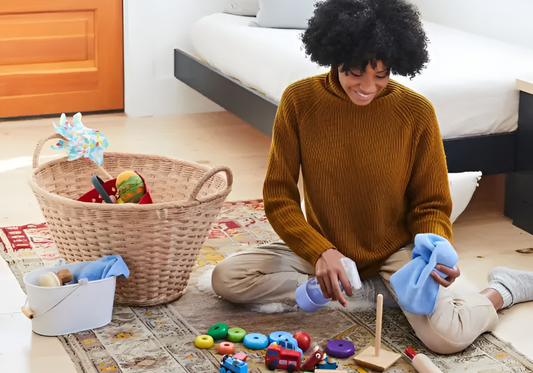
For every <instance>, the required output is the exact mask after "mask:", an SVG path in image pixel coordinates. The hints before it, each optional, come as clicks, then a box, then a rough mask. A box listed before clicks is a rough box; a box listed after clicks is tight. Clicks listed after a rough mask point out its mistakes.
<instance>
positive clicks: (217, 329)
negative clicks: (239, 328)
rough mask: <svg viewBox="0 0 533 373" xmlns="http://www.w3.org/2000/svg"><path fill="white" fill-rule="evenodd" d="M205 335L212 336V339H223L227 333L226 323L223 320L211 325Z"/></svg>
mask: <svg viewBox="0 0 533 373" xmlns="http://www.w3.org/2000/svg"><path fill="white" fill-rule="evenodd" d="M207 335H210V336H211V337H213V339H223V338H226V336H227V335H228V325H227V324H224V323H223V322H221V323H218V324H215V325H213V326H212V327H210V328H209V330H208V331H207Z"/></svg>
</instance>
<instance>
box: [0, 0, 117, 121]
mask: <svg viewBox="0 0 533 373" xmlns="http://www.w3.org/2000/svg"><path fill="white" fill-rule="evenodd" d="M122 17H123V16H122V0H46V1H42V0H24V1H1V2H0V118H6V117H18V116H31V115H44V114H57V113H63V112H65V113H73V112H78V111H80V112H82V114H83V112H89V111H103V110H115V109H123V108H124V74H123V47H122V45H123V43H122V40H123V35H122V30H123V28H122Z"/></svg>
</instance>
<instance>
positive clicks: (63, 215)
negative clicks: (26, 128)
mask: <svg viewBox="0 0 533 373" xmlns="http://www.w3.org/2000/svg"><path fill="white" fill-rule="evenodd" d="M53 138H61V136H60V135H52V136H49V137H47V138H45V139H43V140H41V141H40V142H39V143H38V144H37V147H36V149H35V152H34V156H33V168H34V170H33V172H32V174H31V176H30V179H29V185H30V187H31V189H32V190H33V193H34V194H35V196H36V198H37V201H38V202H39V206H40V208H41V211H42V213H43V215H44V218H45V220H46V223H47V225H48V228H49V229H50V232H51V234H52V237H53V239H54V241H55V243H56V245H57V248H58V250H59V253H60V255H61V257H63V258H65V259H66V260H67V261H68V262H79V261H90V260H96V259H98V258H101V257H104V256H108V255H121V256H122V258H123V259H124V261H125V262H126V264H127V265H128V268H129V269H130V277H129V278H128V279H125V278H124V277H123V276H120V277H119V278H117V288H116V292H115V301H116V303H118V304H126V305H132V306H152V305H157V304H163V303H168V302H170V301H173V300H176V299H178V298H179V297H181V296H182V295H183V294H184V292H185V289H186V287H187V283H188V281H189V276H190V274H191V271H192V269H193V266H194V264H195V263H196V259H197V256H198V252H199V250H200V249H201V247H202V244H203V243H204V241H205V239H206V236H207V233H208V231H209V229H210V228H211V225H212V224H213V222H214V221H215V219H216V217H217V215H218V214H219V212H220V209H221V207H222V204H223V203H224V200H225V199H226V197H227V196H228V194H229V192H230V191H231V186H232V183H233V176H232V173H231V170H230V169H229V168H227V167H218V168H214V169H212V168H210V167H208V166H205V165H201V164H197V163H192V162H186V161H180V160H176V159H172V158H167V157H160V156H149V155H141V154H124V153H105V158H104V164H103V167H100V166H97V165H96V164H95V163H94V162H88V161H87V160H85V159H77V160H74V161H68V160H67V159H66V158H62V159H58V160H54V161H51V162H47V163H45V164H43V165H41V166H38V162H39V156H40V153H41V149H42V147H43V145H44V143H45V142H46V141H48V140H50V139H53ZM126 170H135V171H137V172H139V173H140V174H141V175H142V176H143V177H144V179H145V181H146V184H147V186H148V187H149V188H150V193H151V195H152V198H153V201H154V203H153V204H147V205H139V204H99V203H86V202H80V201H76V199H77V198H79V197H80V196H81V195H82V194H84V193H85V192H87V191H89V190H90V189H92V188H93V186H92V184H91V177H92V176H93V175H94V174H98V175H99V176H100V177H102V178H105V179H109V178H112V177H116V176H117V175H118V174H119V173H121V172H123V171H126Z"/></svg>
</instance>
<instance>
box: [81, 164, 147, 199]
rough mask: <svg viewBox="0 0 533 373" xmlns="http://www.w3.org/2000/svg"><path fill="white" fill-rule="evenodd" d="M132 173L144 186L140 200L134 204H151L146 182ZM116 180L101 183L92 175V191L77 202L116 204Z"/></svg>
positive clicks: (100, 180)
mask: <svg viewBox="0 0 533 373" xmlns="http://www.w3.org/2000/svg"><path fill="white" fill-rule="evenodd" d="M134 172H135V174H137V175H138V176H139V177H140V178H141V180H142V182H143V184H144V190H145V192H144V194H143V196H142V197H141V199H140V200H139V201H138V202H136V203H138V204H140V205H146V204H150V203H153V202H152V196H151V195H150V190H148V187H147V186H146V182H145V181H144V179H143V177H142V176H141V175H140V174H139V173H138V172H137V171H134ZM119 176H120V175H119ZM117 179H118V178H114V179H111V180H108V181H106V182H103V181H102V179H100V178H99V177H98V176H96V175H94V176H93V177H92V178H91V181H92V183H93V185H94V189H91V190H90V191H88V192H87V193H85V194H84V195H83V196H81V197H80V198H78V201H81V202H91V203H103V202H107V203H116V195H117V194H118V188H117Z"/></svg>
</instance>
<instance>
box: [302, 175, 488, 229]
mask: <svg viewBox="0 0 533 373" xmlns="http://www.w3.org/2000/svg"><path fill="white" fill-rule="evenodd" d="M481 175H482V174H481V172H479V171H476V172H458V173H449V174H448V182H449V184H450V193H451V195H452V203H453V207H452V215H451V217H450V220H451V222H452V223H453V222H454V221H455V220H456V219H457V218H458V217H459V215H461V213H462V212H463V211H464V210H465V209H466V206H468V203H469V202H470V200H471V199H472V196H473V195H474V192H475V191H476V188H477V187H478V185H479V184H478V182H479V180H480V179H481ZM301 206H302V211H303V213H304V216H305V203H304V201H303V200H302V204H301Z"/></svg>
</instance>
